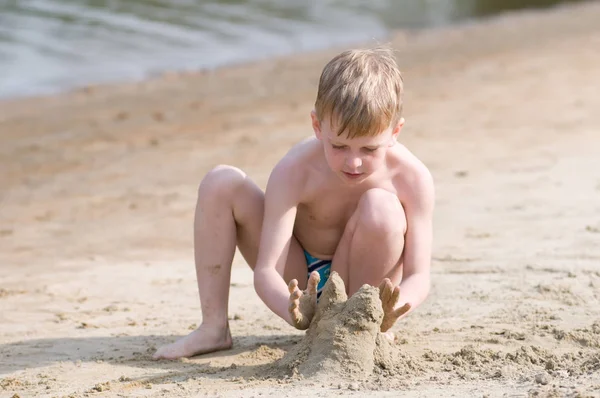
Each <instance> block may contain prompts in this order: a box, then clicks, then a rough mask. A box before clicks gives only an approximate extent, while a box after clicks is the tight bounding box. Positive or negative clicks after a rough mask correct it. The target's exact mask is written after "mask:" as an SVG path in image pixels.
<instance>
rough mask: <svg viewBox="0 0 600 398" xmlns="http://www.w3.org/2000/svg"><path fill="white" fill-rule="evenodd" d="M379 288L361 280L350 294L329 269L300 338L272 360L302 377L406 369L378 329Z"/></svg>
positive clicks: (380, 314)
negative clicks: (280, 355)
mask: <svg viewBox="0 0 600 398" xmlns="http://www.w3.org/2000/svg"><path fill="white" fill-rule="evenodd" d="M382 319H383V309H382V306H381V300H380V299H379V289H377V288H375V287H373V286H369V285H364V286H362V287H361V288H360V290H359V291H358V292H356V293H355V294H354V295H353V296H352V297H350V299H348V296H347V295H346V289H345V287H344V282H343V281H342V279H341V278H340V277H339V275H338V274H337V273H335V272H333V273H332V275H331V276H330V278H329V280H328V281H327V283H326V285H325V288H324V289H323V294H322V295H321V298H320V300H319V304H318V307H317V312H316V314H315V317H314V319H313V321H312V323H311V325H310V327H309V329H308V331H307V332H306V335H305V336H304V338H303V340H302V341H300V343H298V345H296V346H295V347H294V348H293V349H291V350H290V351H289V352H288V353H287V354H286V355H285V356H284V357H283V358H282V359H281V360H279V361H277V363H275V366H277V367H278V368H280V369H285V370H286V371H287V372H291V373H292V374H300V375H303V376H306V377H321V376H322V377H328V376H335V377H336V378H340V377H342V378H352V379H355V380H356V379H357V378H361V379H362V378H365V377H367V376H369V375H372V374H374V373H375V374H377V373H389V372H394V373H398V372H403V371H406V370H410V368H411V364H410V363H403V361H402V360H403V359H404V358H406V357H405V356H404V355H402V353H401V352H399V350H398V348H397V347H395V346H394V345H393V344H392V343H391V342H389V340H387V339H386V338H385V337H383V335H382V334H381V333H380V331H379V328H380V325H381V321H382Z"/></svg>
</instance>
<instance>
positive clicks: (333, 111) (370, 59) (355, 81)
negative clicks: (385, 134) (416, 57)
mask: <svg viewBox="0 0 600 398" xmlns="http://www.w3.org/2000/svg"><path fill="white" fill-rule="evenodd" d="M403 91H404V87H403V80H402V73H401V72H400V69H399V68H398V64H397V63H396V60H395V58H394V55H393V53H392V51H391V50H390V49H388V48H383V47H378V48H374V49H355V50H348V51H344V52H342V53H341V54H339V55H337V56H336V57H335V58H333V59H332V60H331V61H329V63H328V64H327V65H325V68H323V72H322V73H321V78H320V79H319V88H318V92H317V100H316V102H315V112H316V114H317V118H318V119H319V120H320V121H323V120H324V118H325V117H328V116H329V117H330V123H331V125H332V127H333V126H334V125H335V126H336V128H337V132H336V133H337V135H340V134H342V133H343V132H344V131H346V132H347V134H348V138H355V137H366V136H376V135H377V134H379V133H381V132H382V131H383V130H385V129H387V128H388V127H390V126H391V125H395V124H396V123H398V121H399V120H400V118H401V116H402V96H403Z"/></svg>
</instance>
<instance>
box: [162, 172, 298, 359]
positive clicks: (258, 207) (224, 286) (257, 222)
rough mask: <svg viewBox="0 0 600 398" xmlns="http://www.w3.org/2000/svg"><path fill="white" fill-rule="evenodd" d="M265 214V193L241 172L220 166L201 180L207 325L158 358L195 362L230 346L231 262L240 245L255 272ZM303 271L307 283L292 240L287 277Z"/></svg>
mask: <svg viewBox="0 0 600 398" xmlns="http://www.w3.org/2000/svg"><path fill="white" fill-rule="evenodd" d="M263 213H264V194H263V192H262V190H261V189H260V188H259V187H258V186H257V185H256V184H255V183H254V182H252V181H251V180H250V179H249V178H248V177H247V176H246V175H245V174H244V172H242V171H241V170H239V169H237V168H235V167H231V166H217V167H216V168H214V169H213V170H212V171H210V172H209V173H208V174H207V175H206V177H205V178H204V179H203V180H202V183H201V184H200V187H199V189H198V201H197V204H196V214H195V218H194V258H195V263H196V277H197V280H198V290H199V293H200V302H201V308H202V324H201V325H200V327H199V328H198V329H196V330H195V331H193V332H192V333H190V334H189V335H188V336H186V337H183V338H182V339H180V340H178V341H176V342H175V343H173V344H169V345H165V346H163V347H160V348H159V349H158V350H157V352H156V354H154V358H156V359H158V358H165V359H175V358H181V357H190V356H193V355H198V354H202V353H207V352H212V351H218V350H222V349H228V348H230V347H231V345H232V340H231V334H230V331H229V322H228V314H227V309H228V304H229V284H230V278H231V263H232V261H233V256H234V254H235V248H236V245H237V246H238V247H239V249H240V252H241V253H242V255H243V256H244V259H245V260H246V261H247V263H248V264H249V265H250V267H251V268H252V269H254V266H255V264H256V258H257V255H258V246H259V241H260V234H261V229H262V218H263ZM302 267H303V272H304V273H303V275H304V279H306V263H305V260H304V256H303V252H302V249H301V248H300V245H299V244H298V242H297V241H296V240H295V239H294V238H292V243H291V245H290V253H289V255H288V264H286V270H285V273H286V277H288V274H289V275H290V279H291V278H292V277H294V278H295V277H298V275H301V273H302ZM282 271H283V270H282ZM282 271H280V273H282ZM286 280H287V279H286Z"/></svg>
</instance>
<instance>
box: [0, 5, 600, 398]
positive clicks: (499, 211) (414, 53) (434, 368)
mask: <svg viewBox="0 0 600 398" xmlns="http://www.w3.org/2000/svg"><path fill="white" fill-rule="evenodd" d="M599 20H600V4H597V3H589V4H583V5H581V6H577V7H572V8H565V9H557V10H552V11H547V12H531V13H521V14H514V15H507V16H504V17H501V18H495V19H491V20H488V21H484V22H479V23H473V24H468V25H463V26H457V27H450V28H444V29H438V30H430V31H426V32H421V33H410V32H398V33H397V34H395V35H394V36H393V37H392V38H391V39H390V41H391V42H392V44H393V45H394V47H395V48H396V49H397V50H398V59H399V61H400V64H401V66H402V69H403V70H404V74H405V80H406V90H407V93H406V106H405V109H406V120H407V122H406V127H405V130H404V131H403V134H402V137H401V140H402V141H403V143H404V144H405V145H407V146H408V147H409V148H410V149H411V150H412V151H413V152H415V153H416V154H417V155H418V156H419V157H420V158H422V159H423V161H424V162H425V163H426V164H427V165H428V166H429V167H430V169H431V171H432V173H433V175H434V179H435V182H436V192H437V199H436V215H435V236H434V253H433V264H432V273H433V275H432V277H433V282H432V283H433V285H432V291H431V294H430V297H429V298H428V300H427V301H426V302H425V303H424V304H423V305H422V306H421V307H419V308H418V309H417V310H416V311H414V312H413V313H411V314H410V315H409V316H408V317H406V318H405V319H403V320H402V321H401V322H399V323H398V324H397V325H395V326H394V327H393V328H392V331H393V332H394V333H395V335H396V338H397V340H398V342H397V345H396V346H395V347H393V350H395V351H394V352H395V353H396V354H397V355H395V356H393V357H387V358H380V357H377V356H375V355H374V356H373V371H372V372H371V373H370V374H365V375H364V376H360V377H359V375H357V376H356V377H353V378H352V380H350V381H348V380H346V379H345V378H344V377H337V375H336V376H330V377H327V378H325V379H324V380H323V379H320V378H318V377H313V376H311V375H309V374H307V375H303V374H302V371H305V373H306V370H305V368H302V364H298V366H297V369H298V371H297V372H294V371H293V366H292V367H291V368H288V369H289V370H290V372H289V373H285V372H284V373H276V372H275V371H274V370H273V365H274V364H275V363H277V361H279V360H281V359H282V358H284V357H285V355H286V353H293V352H294V351H293V350H297V349H298V348H299V347H302V344H303V341H304V340H303V339H305V338H306V337H305V336H306V333H305V332H302V331H297V330H294V329H292V328H291V327H289V326H288V325H286V324H285V323H284V322H283V321H282V320H279V319H277V318H276V317H274V316H273V315H272V314H271V313H270V312H269V311H268V309H267V308H266V306H264V304H262V303H261V301H260V300H259V299H258V297H257V296H256V294H255V292H254V289H253V287H252V275H251V272H250V270H249V269H248V267H247V266H246V265H245V264H244V261H243V259H242V258H241V256H236V259H235V262H234V268H233V272H232V281H231V300H230V319H231V321H230V325H231V330H232V334H233V339H234V347H233V349H232V350H229V351H224V352H220V353H216V354H210V355H205V356H200V357H196V358H193V359H186V360H180V361H173V362H169V361H159V362H156V361H152V360H151V354H152V353H153V352H154V350H155V349H156V347H157V346H159V345H162V344H165V343H168V342H172V341H174V340H175V339H177V338H178V337H180V336H182V335H185V334H187V333H189V331H190V330H192V329H193V328H195V327H196V326H197V325H198V324H199V322H200V321H201V318H200V308H199V301H198V296H197V291H196V282H195V273H194V269H193V263H192V261H193V254H192V239H191V238H192V219H193V212H194V204H195V194H196V189H197V186H198V184H199V182H200V180H201V178H202V176H203V175H204V173H206V171H208V170H209V169H210V168H211V167H213V166H214V165H216V164H218V163H228V164H234V165H236V166H239V167H242V168H243V169H244V170H246V171H247V172H248V174H249V175H250V176H251V177H252V178H253V179H255V181H257V183H259V184H260V185H261V186H264V185H265V183H266V179H267V177H268V175H269V170H270V168H271V167H272V166H273V165H274V164H275V162H276V161H277V159H279V158H280V157H281V156H282V155H283V154H284V153H285V151H286V150H287V148H289V146H290V145H292V144H293V143H296V142H298V141H300V140H301V139H303V138H304V137H306V136H307V135H308V134H310V118H309V114H308V113H309V111H310V109H311V104H312V102H313V101H314V95H315V90H316V83H317V79H318V75H319V72H320V70H321V68H322V66H323V65H324V63H325V62H326V61H327V60H328V59H329V58H330V57H331V56H332V55H333V54H335V53H337V52H338V50H339V49H331V50H327V51H322V52H317V53H308V54H298V55H292V56H289V57H283V58H278V59H270V60H265V61H261V62H256V63H252V64H247V65H238V66H233V67H229V68H223V69H219V70H217V71H214V72H203V73H186V74H177V73H170V74H165V75H164V76H161V77H160V78H157V79H154V80H150V81H147V82H143V83H140V84H115V85H110V86H98V87H87V88H85V89H81V90H77V91H74V92H71V93H66V94H62V95H58V96H53V97H46V98H32V99H25V100H18V101H5V102H2V103H0V164H1V165H2V172H1V173H0V248H1V250H0V264H1V266H0V378H1V379H0V397H12V396H14V395H15V394H16V395H17V396H21V397H30V396H40V397H43V396H52V397H54V396H56V397H67V396H71V397H80V396H150V397H153V396H161V397H162V396H177V397H186V396H224V397H253V396H254V397H258V396H267V395H269V396H278V397H279V396H282V397H286V396H288V397H308V396H311V397H313V396H327V397H328V396H361V397H362V396H366V395H369V396H377V397H384V396H398V395H402V396H406V397H428V396H456V397H471V396H473V397H483V396H487V397H503V396H507V397H508V396H510V397H526V396H537V397H588V396H594V397H597V396H600V358H599V351H600V350H599V346H600V326H599V322H600V305H599V301H600V300H599V299H600V216H599V214H600V171H599V170H600V156H599V154H600V112H599V111H598V110H599V109H600V96H599V95H598V94H597V93H598V88H597V86H598V85H597V82H598V81H600V51H598V48H600V25H599V24H598V21H599ZM365 333H366V332H365ZM376 341H377V340H376ZM386 352H389V351H386ZM328 355H329V354H328ZM327 358H329V359H331V357H330V356H325V358H324V361H325V359H327ZM303 363H304V364H305V365H306V368H307V369H308V368H310V367H309V366H308V365H309V364H310V363H311V362H309V363H308V364H307V363H306V361H305V362H303ZM334 365H335V364H334ZM281 368H284V367H283V366H282V367H281ZM280 370H281V369H280ZM367 373H368V372H367ZM343 375H344V374H342V376H343Z"/></svg>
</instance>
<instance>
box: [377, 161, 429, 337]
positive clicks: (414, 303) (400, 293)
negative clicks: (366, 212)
mask: <svg viewBox="0 0 600 398" xmlns="http://www.w3.org/2000/svg"><path fill="white" fill-rule="evenodd" d="M410 191H411V192H410V194H409V199H408V200H406V202H405V203H403V205H404V213H405V214H406V223H407V229H406V235H405V237H404V263H403V270H402V282H400V286H396V287H394V286H393V285H392V282H391V281H390V280H389V279H387V278H386V279H384V281H383V282H382V283H381V285H380V286H379V295H380V298H381V302H382V305H383V312H384V315H383V321H382V322H381V331H382V332H385V331H387V330H389V329H390V328H391V327H392V326H393V325H394V323H395V322H396V321H397V320H398V319H399V318H401V317H403V316H404V315H406V314H407V313H408V312H409V311H410V310H412V309H414V308H417V307H418V306H419V305H421V303H423V301H425V298H427V295H428V294H429V286H430V268H431V250H432V249H431V248H432V241H433V208H434V203H435V193H434V188H433V178H432V177H431V174H429V171H427V170H426V169H425V170H424V171H423V172H422V173H421V175H420V176H419V178H417V179H416V182H415V183H414V184H413V186H411V189H410Z"/></svg>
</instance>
